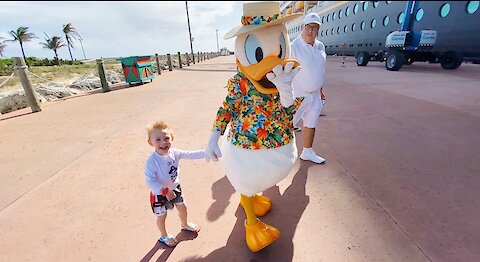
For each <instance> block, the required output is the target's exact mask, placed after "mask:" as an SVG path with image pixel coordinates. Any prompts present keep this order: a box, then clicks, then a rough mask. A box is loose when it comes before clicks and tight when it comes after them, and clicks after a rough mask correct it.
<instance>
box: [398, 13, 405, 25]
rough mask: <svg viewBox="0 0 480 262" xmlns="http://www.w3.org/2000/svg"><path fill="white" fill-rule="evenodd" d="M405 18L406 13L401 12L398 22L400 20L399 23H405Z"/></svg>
mask: <svg viewBox="0 0 480 262" xmlns="http://www.w3.org/2000/svg"><path fill="white" fill-rule="evenodd" d="M403 20H405V13H403V12H401V13H400V14H399V15H398V19H397V22H398V23H399V24H402V23H403Z"/></svg>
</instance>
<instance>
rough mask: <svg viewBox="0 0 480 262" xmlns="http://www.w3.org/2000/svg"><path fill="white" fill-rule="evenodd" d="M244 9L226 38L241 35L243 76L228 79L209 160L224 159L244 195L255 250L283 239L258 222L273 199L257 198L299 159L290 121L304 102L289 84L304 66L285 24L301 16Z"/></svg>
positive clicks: (263, 5) (259, 5)
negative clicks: (238, 23)
mask: <svg viewBox="0 0 480 262" xmlns="http://www.w3.org/2000/svg"><path fill="white" fill-rule="evenodd" d="M243 11H244V16H243V17H242V26H238V27H235V28H234V29H232V30H230V31H229V32H228V33H227V34H226V35H225V37H224V38H225V39H228V38H231V37H234V36H237V38H236V41H235V56H236V59H237V61H236V63H237V66H238V69H239V71H240V72H239V73H238V74H237V75H235V76H234V77H232V78H231V79H230V80H229V81H228V85H227V88H228V94H227V96H226V98H225V101H224V102H223V107H220V108H219V110H218V112H217V117H216V119H215V123H214V127H213V131H212V134H211V136H210V141H209V144H208V147H207V149H206V153H205V157H206V159H207V160H213V161H217V159H218V158H220V157H221V160H222V161H221V162H222V164H223V166H224V168H225V173H226V176H227V178H228V179H229V181H230V183H231V184H232V185H233V187H234V188H235V190H236V191H237V192H239V193H240V194H241V200H240V203H241V205H242V206H243V208H244V210H245V214H246V217H247V219H246V222H245V229H246V242H247V245H248V247H249V248H250V250H251V251H253V252H257V251H259V250H261V249H262V248H264V247H266V246H268V245H269V244H271V243H272V242H273V241H274V240H275V239H276V238H278V236H279V235H280V232H279V230H278V229H276V228H274V227H273V226H270V225H267V224H265V223H263V222H262V221H260V220H259V219H258V218H257V217H258V216H263V215H265V214H266V213H267V212H268V211H269V210H270V209H271V200H270V199H269V198H267V197H265V196H262V195H257V194H258V193H261V192H263V191H264V190H266V189H268V188H270V187H272V186H274V185H276V184H277V183H278V182H279V181H281V180H282V179H284V178H285V177H286V176H287V175H288V174H289V172H290V171H291V169H292V167H293V165H294V163H295V161H296V159H297V149H296V145H295V138H294V132H293V122H292V120H293V114H294V113H295V111H296V109H297V108H298V106H299V105H300V103H301V100H295V99H294V97H293V92H292V86H291V83H292V80H293V77H294V75H295V74H296V73H297V72H298V70H299V69H300V67H299V66H298V63H297V62H296V61H293V60H289V59H288V55H289V52H290V41H289V39H288V34H287V30H286V28H285V26H284V25H283V23H284V22H286V21H288V20H291V19H294V18H296V17H298V16H299V15H291V16H286V17H282V16H281V15H280V14H279V3H278V2H256V3H245V4H244V6H243ZM229 123H230V126H229V127H228V128H227V126H228V124H229ZM226 130H228V136H227V135H224V136H223V139H222V140H223V141H222V143H221V148H220V147H219V146H218V140H219V138H220V136H221V135H223V134H224V133H225V131H226Z"/></svg>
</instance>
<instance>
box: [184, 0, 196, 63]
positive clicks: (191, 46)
mask: <svg viewBox="0 0 480 262" xmlns="http://www.w3.org/2000/svg"><path fill="white" fill-rule="evenodd" d="M185 8H186V9H187V22H188V34H189V36H190V50H191V51H192V56H193V44H192V31H191V30H190V18H189V17H188V3H187V1H185ZM193 63H194V64H195V59H193Z"/></svg>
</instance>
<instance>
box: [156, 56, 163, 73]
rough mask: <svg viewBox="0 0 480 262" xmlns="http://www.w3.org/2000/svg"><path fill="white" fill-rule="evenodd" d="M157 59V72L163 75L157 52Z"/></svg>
mask: <svg viewBox="0 0 480 262" xmlns="http://www.w3.org/2000/svg"><path fill="white" fill-rule="evenodd" d="M155 61H157V74H158V75H161V74H162V69H161V68H160V62H159V61H158V54H157V53H155Z"/></svg>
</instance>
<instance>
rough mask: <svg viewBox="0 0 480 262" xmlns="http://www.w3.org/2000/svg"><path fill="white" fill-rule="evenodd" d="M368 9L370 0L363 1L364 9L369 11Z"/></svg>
mask: <svg viewBox="0 0 480 262" xmlns="http://www.w3.org/2000/svg"><path fill="white" fill-rule="evenodd" d="M367 9H368V2H367V1H365V2H363V11H367Z"/></svg>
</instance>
